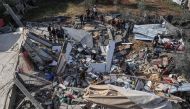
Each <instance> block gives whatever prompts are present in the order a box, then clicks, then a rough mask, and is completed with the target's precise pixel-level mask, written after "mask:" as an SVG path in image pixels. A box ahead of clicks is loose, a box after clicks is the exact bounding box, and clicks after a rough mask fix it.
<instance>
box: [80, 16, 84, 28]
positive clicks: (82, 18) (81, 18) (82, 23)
mask: <svg viewBox="0 0 190 109" xmlns="http://www.w3.org/2000/svg"><path fill="white" fill-rule="evenodd" d="M80 23H81V26H82V25H84V16H83V15H81V16H80Z"/></svg>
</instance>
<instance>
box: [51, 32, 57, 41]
mask: <svg viewBox="0 0 190 109" xmlns="http://www.w3.org/2000/svg"><path fill="white" fill-rule="evenodd" d="M51 33H52V36H53V37H52V38H53V41H54V43H55V39H56V30H55V28H53V29H52V31H51Z"/></svg>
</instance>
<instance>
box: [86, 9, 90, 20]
mask: <svg viewBox="0 0 190 109" xmlns="http://www.w3.org/2000/svg"><path fill="white" fill-rule="evenodd" d="M86 19H87V21H89V19H90V9H89V8H88V9H87V10H86Z"/></svg>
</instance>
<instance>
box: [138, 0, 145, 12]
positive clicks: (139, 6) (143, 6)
mask: <svg viewBox="0 0 190 109" xmlns="http://www.w3.org/2000/svg"><path fill="white" fill-rule="evenodd" d="M138 8H139V9H140V10H145V9H146V6H145V3H144V1H139V2H138Z"/></svg>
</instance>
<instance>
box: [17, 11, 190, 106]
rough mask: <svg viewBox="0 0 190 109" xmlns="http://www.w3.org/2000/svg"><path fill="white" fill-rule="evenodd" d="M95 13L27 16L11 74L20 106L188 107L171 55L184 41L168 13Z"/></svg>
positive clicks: (185, 86)
mask: <svg viewBox="0 0 190 109" xmlns="http://www.w3.org/2000/svg"><path fill="white" fill-rule="evenodd" d="M93 14H94V16H93V17H90V16H89V15H88V13H87V16H85V17H84V16H83V15H81V16H78V17H76V18H75V19H74V21H72V22H74V23H72V22H70V24H68V22H67V21H65V19H64V18H62V17H58V18H55V19H53V21H51V20H50V21H48V20H47V19H46V20H47V21H44V22H40V23H39V22H27V23H26V27H25V28H24V30H23V34H24V35H25V37H24V39H25V42H24V43H23V44H22V49H21V53H20V55H19V65H18V72H17V73H16V74H17V76H16V78H17V79H16V80H15V81H16V85H17V86H18V89H20V91H19V92H18V93H19V94H18V96H22V94H21V93H24V95H25V96H26V98H23V96H22V97H21V98H23V100H18V101H17V102H16V104H17V107H18V109H33V108H40V109H41V108H44V109H80V108H82V109H101V108H114V109H116V108H120V109H125V108H134V109H145V108H146V109H147V108H149V109H155V108H157V109H173V108H176V107H178V108H179V109H184V108H185V109H188V108H189V107H190V105H189V102H190V101H189V91H190V88H189V87H190V83H189V82H188V80H187V79H186V78H185V77H184V76H183V75H181V73H180V72H178V71H179V70H178V69H177V68H176V60H177V58H175V57H176V54H184V53H185V52H186V47H185V42H184V41H183V40H184V39H183V37H182V36H180V37H173V35H174V34H170V32H169V29H168V28H167V23H168V22H166V20H162V21H163V22H161V20H158V19H156V17H155V19H154V20H155V21H152V22H151V21H149V20H150V18H149V20H148V21H144V23H143V24H142V23H135V22H133V21H131V20H130V19H124V18H122V17H121V16H120V14H110V15H97V13H96V10H95V9H93ZM64 22H66V23H64ZM147 22H148V23H147ZM178 35H182V34H178ZM178 108H177V109H178Z"/></svg>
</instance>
